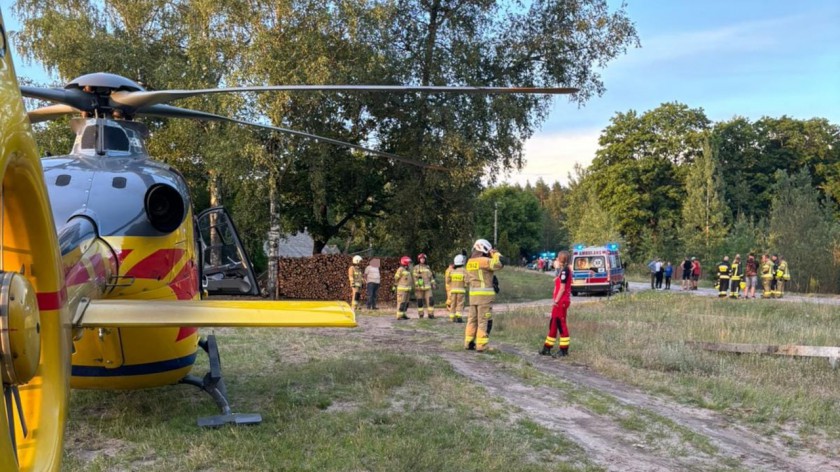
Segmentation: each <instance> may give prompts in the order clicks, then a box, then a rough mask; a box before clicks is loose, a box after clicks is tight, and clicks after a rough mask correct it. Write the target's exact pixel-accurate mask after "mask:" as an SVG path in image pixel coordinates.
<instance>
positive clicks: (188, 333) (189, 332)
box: [175, 328, 198, 343]
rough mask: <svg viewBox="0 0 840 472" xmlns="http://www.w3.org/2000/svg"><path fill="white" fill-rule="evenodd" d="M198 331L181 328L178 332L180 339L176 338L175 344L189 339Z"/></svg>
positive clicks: (196, 329)
mask: <svg viewBox="0 0 840 472" xmlns="http://www.w3.org/2000/svg"><path fill="white" fill-rule="evenodd" d="M197 331H198V328H181V329H179V330H178V337H176V338H175V342H176V343H177V342H178V341H180V340H182V339H184V338H188V337H190V336H192V335H193V334H195V333H196V332H197Z"/></svg>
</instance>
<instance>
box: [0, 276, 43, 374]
mask: <svg viewBox="0 0 840 472" xmlns="http://www.w3.org/2000/svg"><path fill="white" fill-rule="evenodd" d="M40 358H41V315H40V312H39V310H38V297H37V296H36V294H35V288H34V287H33V286H32V284H31V283H30V282H29V280H27V278H26V277H24V276H23V275H21V274H18V273H15V272H0V371H2V376H3V384H5V385H23V384H25V383H27V382H29V381H30V380H32V377H34V376H35V372H36V371H37V369H38V363H39V361H40Z"/></svg>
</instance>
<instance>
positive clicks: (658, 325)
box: [493, 292, 840, 438]
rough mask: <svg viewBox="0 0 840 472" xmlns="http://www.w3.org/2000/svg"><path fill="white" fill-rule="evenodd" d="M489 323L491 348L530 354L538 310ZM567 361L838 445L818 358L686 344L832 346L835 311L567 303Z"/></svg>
mask: <svg viewBox="0 0 840 472" xmlns="http://www.w3.org/2000/svg"><path fill="white" fill-rule="evenodd" d="M494 318H495V321H494V328H493V339H494V340H498V341H504V342H510V343H515V344H517V345H520V346H523V347H526V348H528V349H534V350H536V349H537V348H538V346H539V345H540V344H541V343H542V341H543V339H544V337H545V332H546V329H547V313H546V310H520V311H517V312H513V313H505V314H500V315H498V316H496V317H494ZM569 329H570V332H571V333H570V334H571V338H572V346H571V350H572V354H573V356H572V357H571V358H570V360H571V361H573V362H580V363H585V364H587V365H589V366H590V367H592V368H594V369H596V370H597V371H599V372H601V373H603V374H605V375H607V376H610V377H613V378H617V379H621V380H623V381H626V382H628V383H631V384H635V385H638V386H640V387H643V388H645V389H647V390H648V391H651V392H653V393H655V394H665V395H668V396H670V397H673V398H675V399H677V400H679V401H681V402H683V403H686V404H691V405H697V406H701V407H704V408H710V409H713V410H718V411H721V412H723V413H724V414H726V415H728V416H734V417H736V418H740V419H742V420H744V421H747V422H750V423H752V424H753V425H755V426H758V427H759V428H760V429H763V430H765V431H767V432H768V433H769V432H773V431H775V430H777V429H778V428H781V427H787V428H790V427H793V428H794V429H796V430H799V431H803V432H811V433H825V434H828V435H829V436H830V437H832V438H838V437H840V406H838V405H840V389H838V388H837V386H838V385H840V369H838V370H833V369H831V367H830V365H829V363H828V361H827V360H826V359H820V358H795V357H785V356H759V355H736V354H726V353H714V352H706V351H702V350H698V349H696V348H693V347H690V346H687V345H685V343H684V341H687V340H688V341H708V342H727V343H755V344H805V345H819V346H832V345H837V340H838V339H840V308H837V307H831V306H826V305H817V304H807V303H805V304H794V303H780V302H777V301H760V300H759V301H744V300H741V301H735V300H718V299H712V298H702V297H697V296H694V295H689V294H679V293H674V294H664V293H653V292H641V293H634V294H632V295H630V296H627V297H613V298H612V299H611V300H602V301H599V302H595V303H585V304H584V303H581V304H574V303H573V304H572V307H571V309H570V314H569Z"/></svg>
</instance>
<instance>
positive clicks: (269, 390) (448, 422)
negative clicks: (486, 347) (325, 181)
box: [63, 271, 840, 471]
mask: <svg viewBox="0 0 840 472" xmlns="http://www.w3.org/2000/svg"><path fill="white" fill-rule="evenodd" d="M502 275H504V276H505V279H503V292H502V293H505V292H507V294H508V297H510V298H509V299H508V300H527V299H531V300H533V299H545V298H546V293H550V289H551V282H552V279H551V277H548V276H545V275H541V274H537V273H535V272H526V271H521V272H520V271H508V272H503V273H500V278H501V276H502ZM507 283H509V284H510V287H509V289H507V288H505V287H506V286H507ZM543 284H546V285H547V287H546V286H543ZM528 297H530V298H528ZM500 298H501V294H500ZM547 310H548V308H547V307H546V308H543V309H519V310H514V311H510V312H506V313H498V314H496V316H495V317H494V318H495V322H494V329H493V333H492V341H491V344H495V345H496V346H498V347H500V348H503V347H504V346H508V347H511V346H513V347H516V348H519V349H521V350H522V351H523V352H526V353H535V352H536V351H537V349H538V347H539V345H540V344H541V342H542V340H543V339H544V336H545V329H546V325H547V317H546V316H547ZM365 316H366V317H369V318H367V319H368V320H383V321H387V322H386V323H385V325H384V326H389V327H390V326H392V325H391V324H390V323H393V322H392V321H391V320H390V317H391V316H392V313H391V311H390V310H381V311H378V312H374V313H367V314H365ZM569 325H570V329H571V337H572V355H571V357H569V358H566V359H564V360H553V359H542V358H540V359H537V358H538V357H539V356H535V355H534V354H527V355H525V356H521V355H515V354H513V353H511V352H510V350H509V349H508V348H506V347H504V348H503V349H500V350H497V351H496V352H494V353H491V354H489V355H484V356H483V357H481V359H482V361H481V362H485V364H484V365H485V366H486V367H487V369H489V370H488V372H494V371H495V372H496V373H497V374H499V375H502V374H503V375H510V376H513V377H515V379H518V380H516V382H519V384H521V385H532V386H543V387H545V386H550V387H551V388H552V389H555V391H556V392H558V393H560V394H561V395H563V398H564V400H563V402H566V403H565V404H567V405H569V407H570V408H582V409H583V410H582V411H589V412H592V413H593V414H597V415H602V416H605V417H608V418H611V421H614V422H616V423H617V424H619V428H620V430H621V431H620V432H619V433H617V434H619V435H630V436H636V437H640V438H644V439H643V441H644V442H645V444H646V448H647V450H651V451H654V450H656V449H657V448H659V449H660V450H662V449H665V450H667V452H666V453H665V454H666V456H669V457H673V458H676V459H675V460H677V459H680V460H681V459H682V458H683V457H684V456H685V455H686V454H695V455H700V456H703V457H710V458H711V459H709V461H710V462H708V463H711V464H719V465H720V467H719V469H720V470H742V469H743V468H742V467H741V466H740V465H739V461H738V460H737V456H735V457H732V456H724V455H721V454H722V453H721V452H720V451H719V450H718V447H717V446H716V445H715V444H713V443H712V442H710V441H709V439H708V438H707V437H706V436H704V435H703V434H698V433H697V432H696V431H695V430H690V429H686V428H685V427H683V426H682V425H680V424H676V423H675V422H673V421H672V420H671V419H669V418H668V417H665V416H661V415H659V414H657V413H656V412H652V411H651V410H649V409H644V408H634V407H633V406H632V405H631V406H628V405H626V404H621V403H619V402H617V401H616V397H615V396H613V395H611V394H609V393H605V392H602V391H600V390H597V389H593V388H592V387H587V386H584V385H577V384H574V383H569V382H568V381H563V380H561V379H556V378H553V377H552V376H551V375H550V373H546V371H545V370H540V369H539V368H540V367H541V364H535V362H549V363H556V364H557V365H560V366H562V365H564V364H565V363H571V364H574V365H586V366H588V367H590V368H591V369H593V370H595V371H597V372H599V373H601V374H603V375H605V376H606V377H609V378H613V379H618V380H620V381H622V382H625V383H627V384H631V385H635V386H638V387H639V388H641V389H642V390H645V391H647V392H650V393H652V394H653V395H655V396H657V397H663V398H665V399H668V400H671V401H676V402H677V403H682V404H686V405H692V406H697V407H702V408H707V409H710V410H713V411H717V412H720V413H722V415H723V416H724V417H726V418H731V419H733V420H734V421H738V422H739V423H744V424H747V425H749V426H750V427H751V429H753V430H756V431H758V432H760V433H761V434H763V435H765V436H766V437H773V438H781V440H782V441H783V442H784V444H787V445H790V446H791V447H793V448H794V449H797V448H805V449H810V450H819V451H820V452H821V453H823V454H825V455H829V456H831V455H834V456H836V455H838V454H840V447H838V446H837V445H838V444H840V389H838V388H837V386H838V385H840V369H838V370H832V369H831V367H830V366H829V363H828V362H827V361H826V360H825V359H803V358H789V357H781V356H779V357H772V356H754V355H743V356H738V355H732V354H723V353H711V352H705V351H700V350H697V349H695V348H692V347H689V346H686V345H685V343H684V341H686V340H690V341H719V342H744V343H762V344H773V343H776V344H783V343H796V344H808V345H835V346H836V345H837V343H838V339H840V308H838V307H832V306H826V305H816V304H807V303H786V302H779V301H773V300H768V301H762V300H756V301H733V300H718V299H716V298H705V297H698V296H695V295H692V294H688V293H679V292H676V293H664V292H634V293H631V294H629V295H620V296H616V297H612V298H610V299H606V298H593V299H587V301H586V302H580V303H577V302H576V303H574V304H573V305H572V308H571V310H570V318H569ZM393 326H394V329H393V330H392V331H390V332H389V333H390V334H388V336H386V337H380V338H377V337H375V335H374V334H373V333H372V332H371V331H369V330H368V331H366V330H365V329H363V328H359V329H356V330H271V329H264V330H258V329H223V330H217V331H216V333H217V334H218V336H219V340H220V346H221V351H222V358H223V364H224V371H225V378H226V382H227V386H228V392H229V394H230V398H231V401H232V403H233V409H234V411H237V412H243V413H248V412H259V413H261V414H262V415H263V418H264V421H263V423H262V424H261V425H258V426H251V427H238V428H233V427H230V428H229V427H226V428H221V429H218V430H202V429H199V428H197V427H196V426H195V420H196V418H198V417H201V416H209V415H214V414H216V413H217V411H216V408H215V406H214V404H213V402H212V401H211V400H210V399H209V397H208V396H207V395H206V394H203V393H201V392H199V391H198V390H197V389H195V388H194V387H189V386H172V387H166V388H159V389H153V390H148V391H131V392H90V391H73V394H72V399H71V412H70V422H69V426H68V430H67V435H68V438H67V445H66V448H65V457H64V461H65V462H64V467H63V470H67V471H91V470H92V471H105V470H143V471H171V470H179V471H180V470H201V471H228V470H247V471H252V470H253V471H264V470H319V471H321V470H326V471H333V470H334V471H348V470H350V471H352V470H372V471H379V470H381V471H386V470H387V471H394V470H399V471H402V470H409V471H410V470H418V471H426V470H446V471H449V470H453V471H463V470H467V471H471V470H476V471H496V470H498V471H509V470H517V471H520V470H525V471H528V470H534V471H544V470H560V471H565V470H601V469H599V467H598V464H596V463H594V462H593V461H592V459H591V458H590V457H588V455H587V453H585V452H584V451H583V449H582V448H581V446H579V445H578V444H576V443H574V442H572V441H571V440H569V439H568V438H567V437H566V436H565V435H563V434H562V431H555V430H553V429H550V428H546V427H545V426H542V425H540V424H538V423H537V422H535V421H533V420H532V419H533V417H529V416H528V414H524V413H523V410H522V409H519V408H516V407H511V405H510V403H509V401H508V402H507V403H506V402H505V401H504V400H502V399H501V398H499V397H497V396H494V395H489V394H488V393H487V391H485V390H483V389H482V388H480V387H479V386H478V385H477V384H476V383H475V381H473V380H469V379H467V378H465V377H463V376H462V375H461V374H459V372H456V371H455V370H454V369H453V365H452V364H451V362H450V359H451V356H452V354H454V353H462V352H463V351H461V349H462V347H461V343H462V340H463V337H462V336H463V325H453V324H451V323H447V322H445V321H442V320H437V321H435V320H413V321H408V322H403V323H402V324H397V325H393ZM529 356H530V358H529ZM200 359H201V360H200V361H199V362H198V363H197V365H196V368H195V369H194V372H195V373H198V374H201V373H203V372H204V371H206V369H207V367H206V361H205V359H204V358H203V357H201V356H200ZM552 365H554V364H552ZM505 387H507V384H506V385H505ZM517 405H518V403H517ZM673 438H678V439H676V440H674V439H673ZM686 450H689V451H694V452H689V453H687V452H686ZM719 455H720V458H718V456H719ZM714 461H718V462H714ZM701 469H703V468H702V467H701Z"/></svg>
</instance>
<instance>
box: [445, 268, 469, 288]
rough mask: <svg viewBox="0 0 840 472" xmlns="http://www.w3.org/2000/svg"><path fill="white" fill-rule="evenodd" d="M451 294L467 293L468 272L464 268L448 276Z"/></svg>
mask: <svg viewBox="0 0 840 472" xmlns="http://www.w3.org/2000/svg"><path fill="white" fill-rule="evenodd" d="M446 284H447V285H448V286H449V293H466V285H467V270H466V269H464V267H463V266H461V267H456V268H454V269H452V270H450V271H449V273H448V274H447V275H446Z"/></svg>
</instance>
